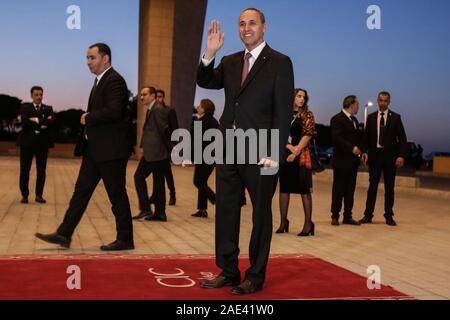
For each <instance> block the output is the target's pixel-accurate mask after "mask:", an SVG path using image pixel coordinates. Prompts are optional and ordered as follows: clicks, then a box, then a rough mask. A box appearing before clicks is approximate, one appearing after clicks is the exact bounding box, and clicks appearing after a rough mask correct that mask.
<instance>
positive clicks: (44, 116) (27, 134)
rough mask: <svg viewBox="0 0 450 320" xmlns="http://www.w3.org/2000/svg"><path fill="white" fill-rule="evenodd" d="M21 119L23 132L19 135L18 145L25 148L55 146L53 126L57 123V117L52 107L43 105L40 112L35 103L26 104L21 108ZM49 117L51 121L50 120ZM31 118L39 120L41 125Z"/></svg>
mask: <svg viewBox="0 0 450 320" xmlns="http://www.w3.org/2000/svg"><path fill="white" fill-rule="evenodd" d="M20 117H21V121H22V131H21V132H20V134H19V138H18V140H17V145H19V146H21V147H25V148H29V147H38V148H51V147H53V146H54V144H53V135H52V134H51V125H52V124H53V122H54V121H55V115H54V114H53V109H52V107H50V106H47V105H45V104H42V105H41V109H40V110H39V112H38V111H36V108H35V107H34V105H33V103H24V104H22V106H21V108H20ZM49 117H50V119H48V118H49ZM30 118H39V124H37V123H36V122H34V121H31V120H30Z"/></svg>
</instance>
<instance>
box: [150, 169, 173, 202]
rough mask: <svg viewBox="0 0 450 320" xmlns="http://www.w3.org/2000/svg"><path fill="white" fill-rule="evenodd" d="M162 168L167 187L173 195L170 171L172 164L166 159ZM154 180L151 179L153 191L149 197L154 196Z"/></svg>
mask: <svg viewBox="0 0 450 320" xmlns="http://www.w3.org/2000/svg"><path fill="white" fill-rule="evenodd" d="M164 165H165V168H164V178H165V180H166V182H167V188H168V189H169V192H170V196H171V197H175V194H176V192H175V182H174V180H173V173H172V165H171V164H170V161H167V162H166V163H165V164H164ZM156 189H157V188H156V180H155V179H153V192H152V195H151V198H156V194H155V190H156Z"/></svg>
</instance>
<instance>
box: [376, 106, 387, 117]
mask: <svg viewBox="0 0 450 320" xmlns="http://www.w3.org/2000/svg"><path fill="white" fill-rule="evenodd" d="M382 112H383V113H384V115H385V116H386V115H387V114H388V113H389V108H387V109H386V110H385V111H380V110H379V109H378V115H379V116H381V113H382Z"/></svg>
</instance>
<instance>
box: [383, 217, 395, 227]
mask: <svg viewBox="0 0 450 320" xmlns="http://www.w3.org/2000/svg"><path fill="white" fill-rule="evenodd" d="M386 224H387V225H388V226H391V227H395V226H396V225H397V223H396V222H395V220H394V218H392V217H389V218H386Z"/></svg>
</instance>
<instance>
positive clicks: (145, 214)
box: [133, 211, 152, 220]
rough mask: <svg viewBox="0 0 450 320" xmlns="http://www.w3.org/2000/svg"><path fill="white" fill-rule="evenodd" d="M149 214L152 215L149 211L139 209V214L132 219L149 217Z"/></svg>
mask: <svg viewBox="0 0 450 320" xmlns="http://www.w3.org/2000/svg"><path fill="white" fill-rule="evenodd" d="M151 215H152V213H151V212H149V211H141V212H139V214H138V215H137V216H134V217H133V220H141V219H144V218H146V217H150V216H151Z"/></svg>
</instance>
